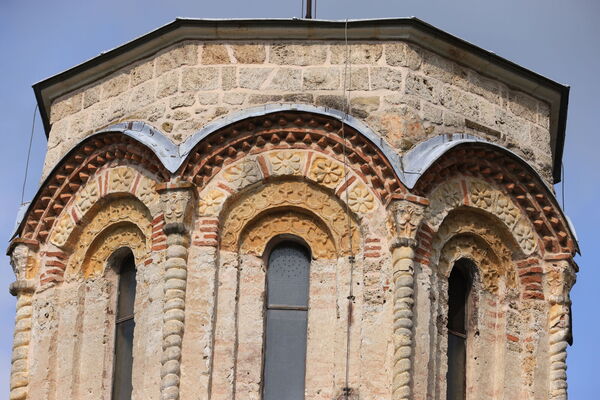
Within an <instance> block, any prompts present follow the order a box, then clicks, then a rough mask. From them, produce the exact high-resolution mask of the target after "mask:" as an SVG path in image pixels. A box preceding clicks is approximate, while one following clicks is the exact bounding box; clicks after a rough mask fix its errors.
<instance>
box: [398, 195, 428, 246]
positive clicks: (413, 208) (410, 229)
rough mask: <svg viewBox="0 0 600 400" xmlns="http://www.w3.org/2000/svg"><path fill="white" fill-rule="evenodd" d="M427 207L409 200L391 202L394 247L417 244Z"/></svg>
mask: <svg viewBox="0 0 600 400" xmlns="http://www.w3.org/2000/svg"><path fill="white" fill-rule="evenodd" d="M425 207H426V206H425V205H423V204H416V203H413V202H410V201H408V200H396V201H394V202H393V203H391V204H390V214H391V221H390V222H391V225H392V230H391V234H392V241H391V243H392V244H391V247H392V249H394V248H396V247H414V246H415V245H416V240H415V239H416V234H417V230H418V228H419V225H420V224H421V221H422V220H423V215H424V214H425Z"/></svg>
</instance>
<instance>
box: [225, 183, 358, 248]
mask: <svg viewBox="0 0 600 400" xmlns="http://www.w3.org/2000/svg"><path fill="white" fill-rule="evenodd" d="M271 214H272V215H271ZM292 215H295V216H296V220H297V221H298V222H300V221H301V222H302V225H298V226H296V227H292V226H291V225H290V222H291V221H292V219H291V218H290V217H291V216H292ZM265 216H266V219H265ZM348 220H349V219H348V214H347V212H346V209H345V207H344V206H343V204H342V203H341V201H340V200H339V199H337V198H336V197H335V196H333V195H332V194H330V193H328V192H326V191H325V190H323V189H322V188H319V187H318V186H315V185H313V184H310V183H308V182H304V181H299V180H295V181H273V182H269V183H267V184H265V185H263V186H258V187H256V188H254V189H251V190H246V191H245V192H243V193H242V194H241V195H240V197H239V198H237V199H235V200H234V201H233V202H232V204H231V206H229V207H226V210H225V213H224V215H223V217H222V229H221V232H222V234H221V248H222V249H223V250H230V251H238V250H239V249H240V245H241V244H242V243H244V240H245V241H246V242H245V243H247V244H248V245H249V246H250V247H251V248H253V249H256V246H257V245H258V247H259V248H260V247H261V246H263V245H264V244H266V243H264V240H266V239H270V238H272V237H273V236H275V235H276V234H279V233H284V232H282V231H281V229H283V227H285V226H287V227H289V229H294V230H295V232H288V233H296V234H298V236H301V237H303V238H304V239H305V240H306V241H307V243H309V244H310V243H311V241H313V243H315V244H316V243H321V244H320V245H319V246H318V250H313V252H314V254H315V255H317V254H319V255H322V256H327V257H328V258H329V257H330V255H331V251H332V248H335V250H336V252H337V253H338V254H339V255H344V254H348V253H349V250H350V240H351V241H352V248H353V249H355V250H356V249H359V248H360V247H359V243H360V230H359V226H358V224H357V223H356V220H355V218H354V217H351V218H350V225H348V222H349V221H348ZM246 227H248V229H246ZM302 231H304V232H305V234H306V233H309V232H314V233H315V234H317V236H316V237H315V239H310V238H308V237H307V236H306V235H305V234H300V232H302ZM246 233H248V234H250V235H252V236H247V237H244V236H243V235H244V234H246ZM325 233H326V234H327V235H326V236H327V237H329V238H330V241H331V244H330V241H329V240H325V237H326V236H323V234H325ZM251 237H252V238H253V239H250V238H251ZM259 237H260V238H261V239H259ZM317 238H318V239H317ZM248 240H250V241H248ZM250 243H253V244H254V245H250ZM263 249H264V248H263Z"/></svg>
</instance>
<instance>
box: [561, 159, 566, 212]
mask: <svg viewBox="0 0 600 400" xmlns="http://www.w3.org/2000/svg"><path fill="white" fill-rule="evenodd" d="M560 173H561V175H562V177H561V179H560V180H561V184H562V189H561V197H562V208H563V212H565V213H566V212H567V207H566V206H565V163H564V162H562V161H561V162H560Z"/></svg>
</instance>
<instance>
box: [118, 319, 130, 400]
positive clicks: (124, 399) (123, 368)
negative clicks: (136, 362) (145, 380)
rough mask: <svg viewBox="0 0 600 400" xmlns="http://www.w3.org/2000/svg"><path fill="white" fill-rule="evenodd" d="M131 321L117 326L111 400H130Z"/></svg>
mask: <svg viewBox="0 0 600 400" xmlns="http://www.w3.org/2000/svg"><path fill="white" fill-rule="evenodd" d="M134 328H135V323H134V322H133V319H128V320H126V321H123V322H121V323H119V324H117V327H116V337H115V366H114V368H115V371H114V381H113V396H112V400H130V399H131V392H132V390H133V386H132V383H131V370H132V367H133V357H132V354H133V329H134Z"/></svg>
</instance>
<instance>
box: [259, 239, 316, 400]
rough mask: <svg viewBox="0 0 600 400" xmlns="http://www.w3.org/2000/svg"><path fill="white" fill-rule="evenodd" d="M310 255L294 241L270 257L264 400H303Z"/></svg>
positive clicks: (274, 250) (282, 244) (279, 246)
mask: <svg viewBox="0 0 600 400" xmlns="http://www.w3.org/2000/svg"><path fill="white" fill-rule="evenodd" d="M309 270H310V254H309V251H308V249H307V248H306V247H304V246H302V245H300V244H298V243H295V242H290V241H286V242H282V243H280V244H278V245H277V246H276V247H275V248H273V250H272V251H271V253H270V255H269V261H268V269H267V318H266V344H265V365H264V387H263V399H264V400H301V399H304V380H305V370H306V329H307V317H308V285H309Z"/></svg>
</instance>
